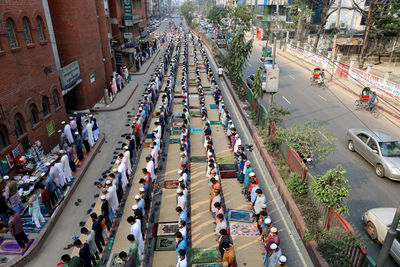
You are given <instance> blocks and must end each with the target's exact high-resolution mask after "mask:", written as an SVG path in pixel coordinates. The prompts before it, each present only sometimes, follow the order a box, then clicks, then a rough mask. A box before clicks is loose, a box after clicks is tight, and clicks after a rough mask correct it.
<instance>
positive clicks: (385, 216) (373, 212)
mask: <svg viewBox="0 0 400 267" xmlns="http://www.w3.org/2000/svg"><path fill="white" fill-rule="evenodd" d="M395 213H396V208H376V209H370V210H368V211H367V212H365V213H364V215H363V216H362V220H363V221H364V222H365V224H366V225H367V226H366V228H365V230H366V231H367V233H368V235H369V236H370V237H371V238H372V239H373V240H376V241H377V242H379V243H381V244H382V243H383V241H384V240H385V237H386V233H387V231H388V230H389V228H390V226H391V224H392V222H393V217H394V215H395ZM399 231H400V225H398V226H397V232H399ZM389 253H390V255H391V256H392V257H393V259H394V260H395V261H396V262H397V263H398V264H400V237H399V236H397V237H396V238H395V239H394V240H393V244H392V247H391V248H390V252H389Z"/></svg>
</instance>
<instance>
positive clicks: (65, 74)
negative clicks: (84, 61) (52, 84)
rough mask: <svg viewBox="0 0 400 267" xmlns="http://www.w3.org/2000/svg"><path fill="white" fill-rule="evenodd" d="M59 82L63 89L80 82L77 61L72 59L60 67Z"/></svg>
mask: <svg viewBox="0 0 400 267" xmlns="http://www.w3.org/2000/svg"><path fill="white" fill-rule="evenodd" d="M60 82H61V87H62V89H63V90H67V89H69V88H73V87H74V86H75V85H77V84H79V83H80V82H82V79H81V71H80V69H79V63H78V61H74V62H72V63H71V64H69V65H67V66H65V67H62V68H61V69H60Z"/></svg>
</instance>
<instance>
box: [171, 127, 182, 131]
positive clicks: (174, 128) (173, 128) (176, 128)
mask: <svg viewBox="0 0 400 267" xmlns="http://www.w3.org/2000/svg"><path fill="white" fill-rule="evenodd" d="M181 128H182V127H179V126H172V128H171V129H172V130H173V131H180V130H181Z"/></svg>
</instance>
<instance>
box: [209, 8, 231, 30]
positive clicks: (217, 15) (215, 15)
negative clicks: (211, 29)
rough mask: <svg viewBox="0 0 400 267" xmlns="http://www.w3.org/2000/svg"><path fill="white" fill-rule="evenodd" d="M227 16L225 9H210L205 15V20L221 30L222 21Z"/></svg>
mask: <svg viewBox="0 0 400 267" xmlns="http://www.w3.org/2000/svg"><path fill="white" fill-rule="evenodd" d="M227 15H228V9H227V8H225V7H213V8H211V9H210V11H209V12H208V15H207V19H208V20H209V21H210V22H211V23H212V24H214V25H215V26H217V27H218V28H221V26H222V19H223V18H226V17H227Z"/></svg>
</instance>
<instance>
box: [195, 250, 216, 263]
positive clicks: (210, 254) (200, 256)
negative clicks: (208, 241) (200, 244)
mask: <svg viewBox="0 0 400 267" xmlns="http://www.w3.org/2000/svg"><path fill="white" fill-rule="evenodd" d="M219 255H220V253H219V250H218V247H207V248H192V249H190V263H191V264H202V263H219V262H222V261H221V259H220V258H219Z"/></svg>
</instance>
